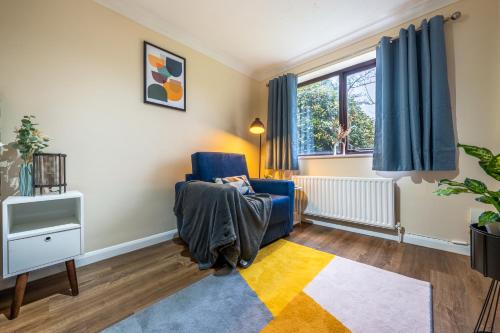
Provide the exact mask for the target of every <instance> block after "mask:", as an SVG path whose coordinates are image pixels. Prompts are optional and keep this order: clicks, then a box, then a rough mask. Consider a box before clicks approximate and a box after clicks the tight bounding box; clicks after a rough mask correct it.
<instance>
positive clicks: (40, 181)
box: [32, 153, 67, 195]
mask: <svg viewBox="0 0 500 333" xmlns="http://www.w3.org/2000/svg"><path fill="white" fill-rule="evenodd" d="M32 171H33V194H34V195H35V194H36V189H37V188H38V189H39V190H40V194H43V189H44V188H45V189H47V190H48V191H49V192H52V188H54V187H57V188H58V192H59V194H62V193H63V190H64V192H66V186H67V184H66V154H49V153H36V154H33V170H32Z"/></svg>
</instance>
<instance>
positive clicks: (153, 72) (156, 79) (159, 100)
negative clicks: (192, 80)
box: [144, 42, 186, 111]
mask: <svg viewBox="0 0 500 333" xmlns="http://www.w3.org/2000/svg"><path fill="white" fill-rule="evenodd" d="M144 103H149V104H154V105H160V106H164V107H167V108H172V109H176V110H180V111H186V59H185V58H183V57H181V56H179V55H177V54H174V53H172V52H170V51H167V50H164V49H162V48H160V47H158V46H156V45H153V44H151V43H148V42H144Z"/></svg>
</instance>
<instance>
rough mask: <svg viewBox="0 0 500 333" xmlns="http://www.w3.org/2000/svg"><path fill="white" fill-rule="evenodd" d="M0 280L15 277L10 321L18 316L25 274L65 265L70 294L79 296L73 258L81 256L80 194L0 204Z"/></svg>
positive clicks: (6, 201)
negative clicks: (0, 228)
mask: <svg viewBox="0 0 500 333" xmlns="http://www.w3.org/2000/svg"><path fill="white" fill-rule="evenodd" d="M2 219H3V236H2V238H3V239H2V241H3V242H2V243H3V277H4V278H7V277H11V276H17V280H16V288H15V295H14V299H13V301H12V306H11V315H10V319H14V318H15V317H17V315H18V314H19V308H20V306H21V303H22V299H23V297H24V290H25V288H26V282H27V280H28V273H29V272H30V271H34V270H37V269H40V268H43V267H47V266H51V265H54V264H58V263H61V262H65V263H66V269H67V271H68V278H69V281H70V285H71V290H72V294H73V295H74V296H76V295H77V294H78V283H77V279H76V269H75V262H74V258H75V257H77V256H79V255H81V254H83V253H84V232H83V226H84V222H83V221H84V219H83V194H82V193H80V192H77V191H70V192H66V193H63V194H49V195H41V196H33V197H21V196H11V197H8V198H7V199H5V200H4V201H3V203H2Z"/></svg>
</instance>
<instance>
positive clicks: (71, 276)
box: [66, 260, 78, 296]
mask: <svg viewBox="0 0 500 333" xmlns="http://www.w3.org/2000/svg"><path fill="white" fill-rule="evenodd" d="M66 272H67V273H68V280H69V284H70V286H71V295H73V296H76V295H78V280H77V279H76V267H75V261H74V260H68V261H66Z"/></svg>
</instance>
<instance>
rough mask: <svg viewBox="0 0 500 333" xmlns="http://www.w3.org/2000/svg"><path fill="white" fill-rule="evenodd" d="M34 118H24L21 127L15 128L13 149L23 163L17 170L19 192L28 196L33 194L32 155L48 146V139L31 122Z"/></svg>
mask: <svg viewBox="0 0 500 333" xmlns="http://www.w3.org/2000/svg"><path fill="white" fill-rule="evenodd" d="M34 119H35V116H24V117H23V118H22V119H21V127H18V128H16V130H15V131H14V133H15V134H16V141H15V144H14V146H15V148H16V149H17V150H18V151H19V153H20V154H21V159H22V160H23V163H22V164H21V166H20V169H19V192H20V194H21V195H24V196H28V195H32V194H33V177H32V172H33V154H35V153H39V152H41V151H42V150H43V149H44V148H47V147H48V146H49V144H48V142H49V138H48V137H47V136H44V135H42V133H41V132H40V131H39V130H38V129H37V128H36V126H37V125H38V124H35V123H34V122H33V121H34Z"/></svg>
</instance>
